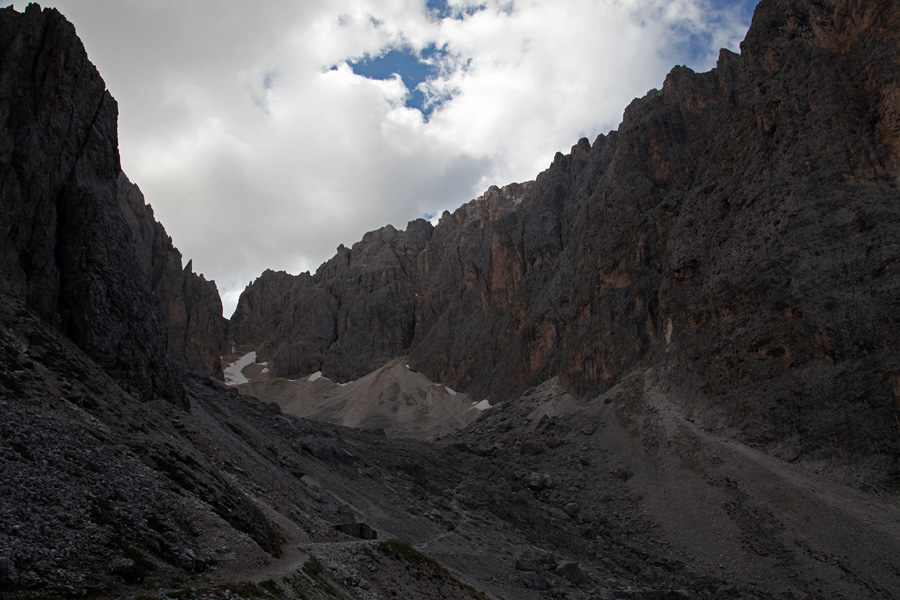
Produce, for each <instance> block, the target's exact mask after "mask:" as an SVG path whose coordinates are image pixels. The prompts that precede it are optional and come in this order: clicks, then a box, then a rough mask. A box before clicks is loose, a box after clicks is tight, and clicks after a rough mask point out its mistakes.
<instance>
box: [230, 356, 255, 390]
mask: <svg viewBox="0 0 900 600" xmlns="http://www.w3.org/2000/svg"><path fill="white" fill-rule="evenodd" d="M255 362H256V351H255V350H254V351H253V352H248V353H247V354H245V355H243V356H242V357H240V358H239V359H237V360H236V361H234V362H233V363H231V364H230V365H228V366H227V367H225V385H241V384H242V383H249V382H250V380H249V379H247V378H246V377H244V374H243V373H241V371H243V370H244V367H246V366H247V365H249V364H251V363H255Z"/></svg>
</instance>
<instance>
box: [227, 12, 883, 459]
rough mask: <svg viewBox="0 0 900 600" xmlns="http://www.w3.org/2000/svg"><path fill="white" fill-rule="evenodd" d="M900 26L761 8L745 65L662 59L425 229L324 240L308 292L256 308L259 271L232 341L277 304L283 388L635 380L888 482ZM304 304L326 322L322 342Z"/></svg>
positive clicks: (515, 388)
mask: <svg viewBox="0 0 900 600" xmlns="http://www.w3.org/2000/svg"><path fill="white" fill-rule="evenodd" d="M898 19H900V9H898V7H897V5H896V4H895V3H891V2H885V1H873V2H865V3H858V2H849V1H835V0H832V1H829V2H805V1H791V2H788V1H780V0H764V1H763V2H762V3H761V4H760V5H759V7H758V8H757V11H756V15H755V17H754V22H753V26H752V27H751V29H750V31H749V33H748V35H747V39H746V40H745V42H744V43H743V45H742V51H741V55H737V54H734V53H731V52H728V51H723V52H722V53H721V56H720V58H719V62H718V65H717V67H716V68H715V69H713V70H712V71H710V72H708V73H700V74H698V73H694V72H692V71H691V70H689V69H687V68H684V67H676V68H675V69H673V70H672V72H671V73H670V74H669V76H668V77H667V78H666V81H665V84H664V85H663V87H662V89H661V90H653V91H651V92H650V93H649V94H648V95H647V96H645V97H644V98H642V99H639V100H636V101H634V102H633V103H632V104H631V105H630V106H629V107H628V108H627V109H626V111H625V115H624V119H623V122H622V124H621V126H620V128H619V129H618V130H617V131H612V132H610V133H609V134H608V135H601V136H599V137H598V138H597V139H596V140H595V141H594V143H593V144H591V143H590V142H589V141H588V140H586V139H583V140H581V141H579V143H578V144H577V145H576V146H574V147H573V148H572V150H571V152H570V153H569V154H568V155H563V154H558V155H557V156H556V158H555V160H554V162H553V164H552V165H551V166H550V168H549V169H548V170H546V171H545V172H543V173H541V174H540V175H539V176H538V177H537V179H536V180H535V181H534V182H532V183H529V184H525V185H522V186H511V187H508V188H504V189H497V188H494V189H492V190H490V191H489V192H488V193H487V194H486V195H485V196H484V197H482V198H480V199H479V200H476V201H473V202H472V203H470V204H468V205H466V206H465V207H463V208H461V209H459V210H458V211H456V212H455V213H454V214H452V215H451V214H450V213H445V214H444V215H443V217H442V218H441V220H440V222H439V224H438V225H437V226H436V227H435V228H434V230H433V231H427V227H426V225H425V224H422V223H418V224H415V225H412V226H411V227H410V229H408V230H407V232H397V231H394V230H393V229H385V230H380V231H378V232H373V233H372V234H369V235H368V236H367V237H366V238H365V239H364V240H363V241H362V242H360V243H359V244H356V245H354V247H353V248H352V249H351V250H349V251H348V250H346V249H343V248H342V249H339V252H338V255H337V256H336V257H335V258H334V259H332V260H331V261H329V262H328V263H326V264H325V265H323V267H322V268H321V269H320V270H319V271H318V272H317V273H316V274H315V275H314V276H308V275H307V276H301V278H300V279H301V280H302V281H303V284H302V289H303V293H302V294H298V293H295V292H289V291H287V290H289V289H290V288H291V286H299V285H300V284H298V283H292V280H291V279H290V278H289V277H287V276H281V279H280V281H281V284H280V287H279V293H278V294H277V296H278V297H277V299H276V298H275V297H272V298H269V299H268V300H264V299H262V298H260V297H259V296H258V295H254V293H255V292H254V286H257V285H260V284H263V283H266V280H271V279H272V276H271V275H269V276H264V277H263V278H261V279H260V281H258V282H257V284H254V286H251V287H250V288H249V289H248V292H247V295H246V297H245V298H244V299H242V301H241V303H240V304H239V307H238V315H239V316H241V318H243V319H245V320H244V321H243V322H242V325H241V326H242V327H243V329H244V330H248V331H260V328H259V327H256V326H254V325H250V322H251V321H250V320H246V319H251V320H252V317H251V314H252V309H251V308H250V307H251V305H252V303H251V299H252V301H253V303H256V304H257V305H259V304H260V303H262V304H267V305H268V306H273V305H274V303H281V304H282V305H283V306H284V310H282V311H272V312H269V313H267V314H268V315H269V316H268V318H269V321H267V323H278V325H277V328H276V329H277V331H278V332H279V333H278V335H274V336H262V337H257V338H255V339H253V340H252V343H253V344H256V345H257V346H258V347H259V348H260V353H261V354H267V357H268V358H270V359H271V363H270V364H271V365H273V368H274V370H275V371H276V372H279V373H281V374H284V375H291V376H295V377H296V376H299V375H304V374H308V373H310V372H313V371H315V370H320V369H321V370H322V371H323V373H324V374H325V375H326V376H329V377H332V378H335V379H338V380H342V379H348V378H352V377H354V376H357V375H359V374H361V373H365V372H369V371H371V370H372V367H373V362H378V361H381V362H382V363H384V362H386V361H387V360H388V359H389V358H391V357H392V356H399V355H401V354H409V356H410V359H409V362H410V365H411V366H412V367H413V368H415V369H416V370H418V371H421V372H422V373H424V374H426V375H427V376H428V377H429V378H431V379H433V380H435V381H443V382H445V383H447V384H448V385H451V386H453V387H454V388H456V389H460V390H463V391H466V392H469V393H470V394H472V395H473V397H478V396H480V395H484V396H487V397H491V398H492V399H505V398H511V397H514V396H515V395H516V394H517V393H520V392H521V391H522V390H523V389H525V388H527V387H529V386H533V385H536V384H538V383H540V382H542V381H545V380H547V379H549V378H550V377H551V376H558V377H559V379H560V381H561V382H562V383H563V385H565V386H566V388H567V389H569V390H570V391H571V392H573V393H574V394H576V395H577V396H579V397H581V398H588V397H591V396H593V395H596V394H598V393H601V392H603V391H605V390H607V389H609V388H610V387H611V386H612V385H614V384H615V383H616V382H617V381H619V380H621V378H622V377H623V376H625V375H626V374H628V373H629V372H631V371H633V370H634V369H635V368H637V367H639V366H644V367H646V366H650V367H652V369H653V372H654V373H655V375H654V378H653V385H655V386H658V387H659V389H664V390H667V392H668V393H671V394H672V395H673V396H675V397H679V398H681V399H682V400H681V402H682V403H683V408H684V409H685V410H686V411H687V412H688V413H690V414H691V415H692V418H695V419H696V420H698V422H700V423H703V424H704V425H706V426H709V427H714V428H716V429H718V430H720V431H723V432H729V433H733V434H735V435H737V436H739V437H740V438H742V439H744V440H747V441H751V442H753V443H755V444H757V445H759V446H763V447H766V448H768V449H769V450H770V451H773V452H776V453H778V454H779V455H780V456H783V457H786V458H791V459H793V458H797V457H803V458H805V459H809V460H816V459H828V460H831V459H835V458H837V459H840V460H842V461H849V462H854V461H858V460H863V461H866V462H871V463H877V464H878V465H879V468H883V469H888V470H891V469H894V468H896V467H897V459H898V457H900V425H898V423H900V414H898V410H897V406H898V405H897V401H898V399H900V391H898V390H900V385H898V383H897V382H898V381H900V375H898V373H900V357H898V355H897V348H898V344H900V329H898V323H897V319H896V315H897V314H898V308H900V307H898V304H897V298H898V297H900V278H898V264H900V246H898V245H897V243H896V241H895V240H896V239H898V238H900V214H898V206H900V205H898V190H897V184H898V179H900V154H898V148H900V146H898V144H900V142H898V139H900V129H898V111H900V95H898V94H900V92H898V90H900V69H898V62H897V56H898V54H900V52H898V34H897V31H898V30H897V28H895V27H892V25H891V24H896V23H897V22H898ZM420 231H421V232H422V233H419V232H420ZM426 232H427V233H429V234H430V235H426V234H425V233H426ZM408 238H414V239H415V240H417V242H416V243H412V244H407V242H405V241H404V242H403V243H401V244H399V245H398V244H397V243H392V242H391V241H390V240H406V239H408ZM311 297H314V298H315V303H310V302H309V301H308V300H307V299H308V298H311ZM313 306H315V307H316V310H317V311H321V312H318V313H316V315H318V314H324V313H327V314H328V316H329V319H326V320H325V322H326V323H328V324H329V326H330V327H329V330H328V331H327V332H326V331H325V330H324V329H322V330H321V331H317V335H318V337H315V336H308V335H307V334H306V332H307V331H310V328H311V326H310V325H309V324H310V323H312V321H315V322H316V323H318V324H321V323H322V320H319V319H317V318H311V317H310V316H309V315H310V312H311V310H312V309H311V307H313ZM325 306H329V307H330V308H329V310H330V311H331V312H327V311H326V310H325V309H324V308H321V307H325ZM351 306H352V307H353V308H350V307H351ZM341 311H343V312H341ZM296 314H300V315H306V316H304V317H303V318H302V319H297V318H296V317H295V316H294V315H296ZM339 314H340V315H343V316H338V315H339ZM332 315H334V316H335V317H337V318H334V320H330V317H331V316H332ZM304 319H305V320H304ZM298 323H306V324H307V325H304V326H299V325H298ZM331 324H333V326H331ZM239 331H240V330H239V329H236V330H235V341H237V342H238V343H241V342H242V341H245V340H246V341H247V343H251V340H250V339H249V338H244V337H242V335H241V334H240V333H239ZM289 331H291V332H294V333H293V334H289V333H287V332H289ZM308 337H313V338H314V339H315V340H316V342H315V344H314V346H315V351H314V352H308V351H306V350H305V349H303V347H302V344H309V343H310V342H309V341H308V339H307V338H308ZM292 339H293V340H301V341H300V342H297V341H294V342H288V340H292ZM289 343H293V344H294V346H293V347H294V348H295V349H296V350H293V351H292V353H290V352H287V351H286V350H284V349H285V348H286V347H287V345H288V344H289ZM332 357H334V360H332Z"/></svg>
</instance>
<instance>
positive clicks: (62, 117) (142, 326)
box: [0, 4, 224, 398]
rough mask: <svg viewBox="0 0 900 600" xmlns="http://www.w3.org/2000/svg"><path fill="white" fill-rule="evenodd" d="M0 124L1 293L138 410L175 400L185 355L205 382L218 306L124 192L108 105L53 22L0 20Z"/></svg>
mask: <svg viewBox="0 0 900 600" xmlns="http://www.w3.org/2000/svg"><path fill="white" fill-rule="evenodd" d="M0 116H2V117H0V118H2V122H3V126H2V127H0V190H2V204H3V210H2V211H0V229H2V230H3V232H4V235H3V239H2V243H0V263H2V270H0V271H2V272H0V292H2V293H5V294H9V295H11V296H14V297H16V298H19V299H22V300H25V301H26V302H27V303H28V304H29V305H30V306H31V307H33V308H34V309H35V310H36V311H37V312H38V313H39V314H40V315H41V317H42V318H44V319H45V320H47V321H48V322H50V323H52V324H53V325H54V326H55V327H56V328H57V329H59V330H60V331H62V332H63V333H65V334H66V335H67V336H69V337H70V338H71V339H72V340H73V341H75V342H76V343H77V344H78V345H79V346H80V347H81V348H82V349H84V350H85V351H86V352H87V353H88V354H89V355H90V356H91V357H92V358H93V359H94V360H96V361H97V362H98V363H99V364H100V365H102V366H103V367H104V369H106V370H107V372H109V373H110V374H111V375H112V376H113V377H115V379H116V380H117V381H118V382H119V383H121V384H122V385H124V386H125V387H126V388H127V389H128V390H129V391H131V392H133V393H135V394H136V395H138V396H139V397H142V398H150V397H152V396H158V395H162V396H165V397H169V398H181V397H183V390H182V386H181V383H180V380H181V378H182V376H183V375H182V370H183V367H182V366H181V364H180V363H181V362H183V361H185V359H186V357H187V356H188V354H191V355H192V357H193V356H197V358H196V359H194V358H191V359H189V360H187V361H186V362H187V363H188V365H189V366H191V367H195V368H200V369H201V370H203V371H205V372H208V373H217V372H218V371H217V368H218V367H217V365H216V364H215V361H214V360H212V359H211V356H210V355H212V354H215V356H218V355H219V352H218V351H217V350H216V351H213V352H210V351H208V350H206V351H197V348H196V347H197V346H205V345H208V344H213V343H215V342H216V340H219V342H218V343H219V344H221V339H224V322H223V321H222V320H221V319H220V320H219V321H218V322H216V321H215V319H214V318H212V317H210V314H215V305H216V303H219V307H220V308H219V309H218V310H219V314H221V303H220V302H219V300H218V294H217V293H216V292H215V288H214V285H213V284H211V283H208V282H204V281H202V280H200V279H199V278H197V277H196V276H195V275H193V274H191V273H190V270H189V269H188V270H186V271H182V270H181V265H180V255H178V253H177V250H175V249H174V248H172V245H171V240H169V239H168V237H167V236H166V235H165V232H164V231H163V230H162V227H161V226H160V225H159V224H158V223H156V222H155V221H154V220H153V218H152V211H150V209H149V207H147V206H145V205H143V201H142V199H139V197H138V196H139V193H138V196H135V193H136V192H135V190H134V189H133V188H132V187H131V186H130V184H128V183H127V180H125V179H124V175H123V174H122V171H121V168H120V163H119V154H118V139H117V132H116V119H117V106H116V102H115V100H113V98H112V97H111V96H110V95H109V93H108V92H107V91H106V87H105V84H104V83H103V80H102V79H101V78H100V75H99V74H98V73H97V71H96V69H95V68H94V66H93V65H92V64H91V63H90V61H89V60H88V58H87V55H86V53H85V51H84V47H83V46H82V44H81V42H80V40H79V39H78V37H77V35H76V33H75V29H74V28H73V27H72V25H71V24H69V23H68V22H67V21H66V20H65V18H64V17H62V15H60V14H59V13H58V12H57V11H56V10H53V9H47V10H43V11H42V10H41V9H40V7H39V6H37V5H36V4H31V5H29V7H28V8H27V9H26V11H25V12H24V13H23V14H20V13H17V12H15V10H13V9H12V8H5V9H2V11H0ZM176 271H177V273H176Z"/></svg>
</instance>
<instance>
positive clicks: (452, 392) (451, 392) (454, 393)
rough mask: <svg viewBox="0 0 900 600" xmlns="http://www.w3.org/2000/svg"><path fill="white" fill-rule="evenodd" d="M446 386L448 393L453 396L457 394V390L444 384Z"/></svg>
mask: <svg viewBox="0 0 900 600" xmlns="http://www.w3.org/2000/svg"><path fill="white" fill-rule="evenodd" d="M444 387H445V388H447V393H448V394H450V395H451V396H455V395H456V392H455V391H453V390H451V389H450V388H449V387H447V386H444Z"/></svg>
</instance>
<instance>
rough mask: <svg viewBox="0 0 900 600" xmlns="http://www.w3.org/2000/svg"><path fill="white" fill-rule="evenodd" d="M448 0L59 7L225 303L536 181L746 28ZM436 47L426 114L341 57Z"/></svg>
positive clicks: (700, 15)
mask: <svg viewBox="0 0 900 600" xmlns="http://www.w3.org/2000/svg"><path fill="white" fill-rule="evenodd" d="M449 5H450V7H451V8H456V9H459V11H460V12H458V13H457V16H458V17H459V18H447V19H443V20H441V19H438V18H436V17H435V15H434V14H429V13H428V12H427V11H426V10H425V2H424V0H419V1H413V0H405V1H404V0H383V1H378V0H352V1H351V0H343V1H335V0H328V1H325V0H319V1H305V2H275V1H273V0H269V1H260V2H238V1H237V0H228V1H221V0H220V1H216V2H211V1H201V0H198V1H195V2H190V3H184V2H175V1H174V0H157V1H154V2H146V1H145V0H58V1H57V2H56V6H57V7H58V8H59V9H60V10H61V12H63V14H65V15H66V16H68V17H69V19H70V20H72V21H73V22H74V23H75V25H76V28H77V29H78V31H79V34H80V35H81V37H82V39H83V41H84V43H85V46H86V48H87V50H88V53H89V55H90V57H91V59H92V60H93V61H94V62H95V64H97V65H98V68H99V70H100V72H101V74H102V75H103V76H104V79H105V80H106V82H107V84H108V86H109V88H110V91H111V92H112V94H113V95H114V96H115V97H116V99H117V100H118V101H119V109H120V119H119V128H120V146H121V155H122V163H123V168H124V170H125V171H126V172H127V173H128V175H129V177H130V178H131V179H132V181H135V182H136V183H137V184H138V185H139V186H140V187H141V189H142V190H143V192H144V194H145V196H146V198H147V201H148V202H149V203H151V204H152V205H153V206H154V209H155V211H156V215H157V218H158V219H159V220H160V221H161V222H162V223H163V224H164V225H165V227H166V229H167V231H168V232H169V234H170V235H171V236H172V237H173V239H174V241H175V244H176V246H178V248H179V249H180V250H181V251H182V253H183V254H184V256H185V259H188V258H191V259H193V260H194V268H195V271H198V272H202V273H204V274H205V275H206V276H207V277H208V278H213V279H215V280H216V281H217V283H218V285H219V290H220V292H221V293H222V295H223V300H224V301H225V304H226V313H227V314H230V312H231V309H232V308H233V306H234V303H235V302H236V300H237V296H238V295H239V293H240V291H241V290H242V289H243V287H244V286H245V285H246V284H247V283H248V282H249V281H250V280H251V279H253V278H254V277H256V276H257V275H258V274H259V273H260V272H261V271H262V270H263V269H265V268H273V269H284V270H287V271H289V272H295V273H296V272H299V271H300V270H315V268H316V267H317V266H318V264H320V263H321V262H322V261H323V260H326V259H327V258H329V257H330V256H331V255H332V254H333V253H334V249H335V248H336V246H337V245H338V244H340V243H343V244H346V245H350V244H352V243H353V242H355V241H356V240H358V239H360V238H361V237H362V234H363V233H364V232H366V231H368V230H371V229H376V228H378V227H381V226H383V225H386V224H388V223H391V224H393V225H395V226H396V227H401V228H402V227H404V226H405V225H406V222H407V221H408V220H411V219H413V218H417V217H420V216H423V215H425V214H426V213H428V214H435V213H439V212H440V211H441V210H443V209H453V208H455V207H456V206H459V205H460V204H462V203H464V202H467V201H468V200H470V199H471V198H473V197H475V196H477V195H479V194H480V193H481V192H482V191H484V189H485V188H486V187H487V186H488V185H491V184H498V185H503V184H506V183H509V182H511V181H521V180H525V179H531V178H533V177H534V176H536V175H537V173H538V172H539V171H540V170H542V169H543V168H545V167H546V166H547V165H548V164H549V163H550V161H551V160H552V157H553V154H554V153H555V152H556V151H558V150H562V151H567V150H568V148H569V147H570V146H571V145H572V144H574V143H575V142H576V141H577V139H578V138H579V137H581V136H583V135H586V136H588V137H589V138H591V139H593V138H594V137H595V136H596V135H597V134H599V133H605V132H606V131H608V130H609V129H611V128H614V127H616V126H617V124H618V122H619V120H620V119H621V115H622V111H623V110H624V108H625V106H627V104H628V103H629V102H630V101H631V100H632V99H633V98H634V97H637V96H641V95H643V94H644V93H646V91H647V90H649V89H650V88H652V87H658V86H659V85H661V83H662V81H663V78H664V76H665V74H666V72H668V70H669V69H670V68H671V67H672V66H674V65H675V64H677V63H685V62H689V60H690V59H691V57H693V58H694V60H693V64H692V65H691V66H694V67H695V68H698V69H706V68H709V67H710V66H712V63H713V61H714V60H715V56H716V55H717V53H718V48H719V46H728V47H731V48H732V49H735V50H736V49H737V42H738V41H739V40H740V39H741V37H742V36H743V34H744V33H745V31H746V27H747V23H746V22H744V20H742V19H741V18H738V17H736V16H735V15H736V14H737V12H736V11H732V12H722V11H713V10H712V9H711V8H710V7H709V5H708V4H706V2H705V0H677V1H675V2H671V1H668V0H607V1H597V0H557V1H555V2H546V1H543V0H516V1H515V2H508V1H507V2H503V1H497V0H488V1H484V2H482V1H479V2H473V1H468V0H457V1H452V2H449ZM481 7H483V8H481ZM19 8H20V9H21V8H22V7H19ZM698 40H700V41H703V40H705V42H704V43H705V44H707V45H708V47H703V48H698V47H697V43H698ZM431 44H434V45H436V46H437V47H438V48H443V49H444V50H445V53H444V54H441V55H439V56H437V57H436V58H434V59H433V60H434V61H435V62H436V63H437V64H438V65H439V67H440V70H439V74H438V77H437V78H436V79H433V80H430V81H428V82H426V83H424V84H423V85H422V89H423V91H425V92H426V94H428V95H429V96H430V97H435V98H441V99H443V103H441V104H439V105H438V106H437V108H436V109H435V111H434V112H433V113H432V114H431V116H430V119H428V120H427V121H426V120H425V119H424V118H423V116H422V114H421V113H420V112H418V111H416V110H414V109H410V108H407V107H406V106H405V105H404V101H405V98H406V94H407V93H408V92H409V90H407V89H406V87H405V86H404V84H403V82H402V81H401V80H400V79H399V78H395V79H391V80H386V81H374V80H370V79H365V78H362V77H360V76H358V75H356V74H354V73H353V72H352V70H351V69H350V67H348V66H347V63H348V61H352V60H355V59H359V58H362V57H363V56H366V55H369V56H379V55H381V54H383V53H384V52H385V51H386V50H387V49H389V48H395V49H397V48H404V47H406V48H412V49H414V50H416V51H420V50H422V49H424V48H426V47H428V46H429V45H431ZM332 67H336V68H332Z"/></svg>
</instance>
